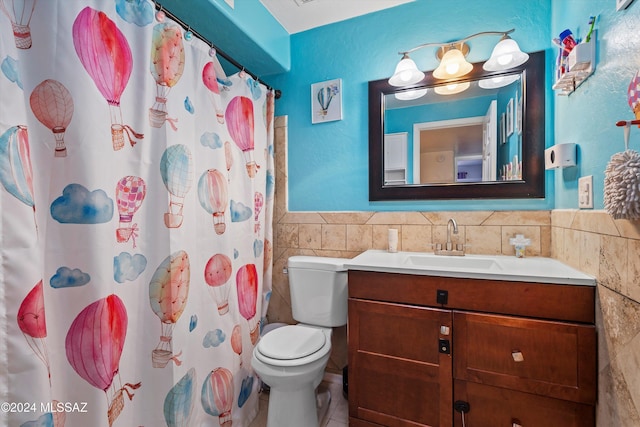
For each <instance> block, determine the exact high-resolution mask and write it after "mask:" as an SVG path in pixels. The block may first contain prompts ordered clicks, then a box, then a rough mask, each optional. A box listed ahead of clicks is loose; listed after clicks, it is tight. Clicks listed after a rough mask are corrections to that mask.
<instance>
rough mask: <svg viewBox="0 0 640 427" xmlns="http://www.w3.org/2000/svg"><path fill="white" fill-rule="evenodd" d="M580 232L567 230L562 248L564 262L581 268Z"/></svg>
mask: <svg viewBox="0 0 640 427" xmlns="http://www.w3.org/2000/svg"><path fill="white" fill-rule="evenodd" d="M580 233H581V232H580V231H577V230H572V229H565V230H564V238H563V243H564V245H563V247H562V253H563V255H562V260H563V261H562V262H564V263H565V264H568V265H570V266H571V267H573V268H580Z"/></svg>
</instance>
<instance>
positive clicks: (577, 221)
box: [571, 210, 620, 236]
mask: <svg viewBox="0 0 640 427" xmlns="http://www.w3.org/2000/svg"><path fill="white" fill-rule="evenodd" d="M571 228H573V229H575V230H582V231H591V232H593V233H599V234H609V235H611V236H619V235H620V233H619V232H618V229H617V228H616V225H615V224H614V222H613V218H611V216H609V214H607V213H606V212H605V211H601V210H595V211H593V210H579V211H577V212H576V215H575V217H574V218H573V222H572V224H571Z"/></svg>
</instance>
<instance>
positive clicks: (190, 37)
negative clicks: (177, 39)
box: [184, 25, 193, 42]
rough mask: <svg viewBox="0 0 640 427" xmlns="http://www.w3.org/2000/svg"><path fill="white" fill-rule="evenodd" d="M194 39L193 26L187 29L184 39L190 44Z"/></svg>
mask: <svg viewBox="0 0 640 427" xmlns="http://www.w3.org/2000/svg"><path fill="white" fill-rule="evenodd" d="M192 38H193V33H192V32H191V25H189V26H188V27H187V32H186V33H184V39H185V40H186V41H188V42H189V41H191V39H192Z"/></svg>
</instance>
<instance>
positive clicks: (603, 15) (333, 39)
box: [163, 0, 640, 211]
mask: <svg viewBox="0 0 640 427" xmlns="http://www.w3.org/2000/svg"><path fill="white" fill-rule="evenodd" d="M163 3H164V4H165V5H166V6H167V7H168V8H170V9H171V10H172V11H174V12H175V13H176V14H177V15H178V16H179V17H181V18H183V20H185V21H186V22H189V23H190V24H191V25H192V26H193V28H194V29H197V31H199V32H200V33H202V34H203V35H205V36H206V37H210V38H211V40H213V41H214V42H215V43H216V44H218V45H219V46H220V47H222V48H223V49H224V50H225V51H227V52H229V53H230V54H232V56H233V57H234V58H236V59H238V60H239V61H240V62H241V63H243V64H245V65H247V67H248V68H250V69H251V70H252V71H254V72H256V73H257V74H259V75H261V76H264V77H263V79H264V80H266V81H267V82H269V83H270V84H271V85H273V86H274V87H276V88H279V89H282V91H283V96H282V98H281V99H280V100H278V101H277V102H276V114H278V115H288V116H289V153H288V155H289V208H290V209H291V210H294V211H296V210H297V211H367V210H422V211H432V210H457V209H460V210H473V209H476V210H479V209H551V208H576V207H577V206H578V202H577V199H578V195H577V186H578V178H579V177H580V176H585V175H593V176H594V190H595V192H594V196H595V204H594V207H595V209H602V208H603V189H604V170H605V168H606V165H607V162H608V161H609V158H610V157H611V155H612V154H614V153H616V152H618V151H622V150H623V149H624V142H623V134H622V129H621V128H617V127H616V126H615V122H616V121H618V120H631V119H633V118H634V116H633V113H632V112H631V109H630V108H629V106H628V104H627V95H626V91H627V87H628V85H629V83H630V81H631V79H632V78H633V76H634V74H635V73H636V72H637V71H638V69H640V37H638V31H639V27H638V25H639V24H638V23H639V22H640V0H635V1H634V2H633V3H632V4H631V6H629V8H627V9H626V10H623V11H620V12H617V11H616V10H615V1H614V0H526V1H513V0H450V1H442V0H438V1H436V0H416V1H415V2H413V3H410V4H406V5H402V6H399V7H396V8H393V9H389V10H385V11H381V12H377V13H373V14H369V15H365V16H363V17H359V18H354V19H351V20H348V21H343V22H339V23H336V24H332V25H327V26H324V27H320V28H316V29H313V30H309V31H305V32H302V33H297V34H294V35H291V36H289V35H288V34H287V33H286V31H285V30H284V29H283V28H282V27H281V26H280V25H279V24H278V23H277V21H275V19H273V18H272V17H270V15H268V12H267V11H266V9H264V7H263V6H262V4H261V3H260V2H259V0H237V1H236V2H235V4H236V5H235V9H233V10H232V9H230V8H229V7H228V6H227V5H226V4H225V3H224V1H223V0H190V1H189V6H188V7H186V6H185V2H182V1H181V0H164V2H163ZM590 15H597V16H598V20H597V24H596V28H597V29H598V33H597V43H598V44H597V69H596V72H595V73H594V74H593V75H592V76H591V77H590V78H589V79H588V80H587V81H586V82H585V83H584V84H583V85H582V86H580V87H579V88H578V90H577V91H576V92H575V93H573V94H572V95H570V96H568V97H567V96H557V95H555V94H554V93H553V92H552V91H551V89H550V87H551V84H552V83H553V82H552V77H551V76H552V75H553V65H554V62H555V56H556V50H555V48H554V47H553V45H552V43H551V39H552V38H553V37H555V36H557V34H559V33H560V31H562V30H563V29H565V28H570V29H571V30H572V31H573V32H574V34H576V36H577V37H584V35H585V34H586V31H587V29H588V28H587V22H588V18H589V16H590ZM479 22H480V23H479ZM509 28H515V29H516V31H515V32H514V33H513V38H514V39H515V40H517V41H518V43H519V44H520V47H521V48H522V50H524V51H528V52H533V51H538V50H545V51H546V52H547V63H548V70H549V79H548V92H547V95H548V96H547V105H546V113H547V114H546V115H547V121H546V126H545V127H546V139H547V146H551V145H553V144H554V143H562V142H575V143H576V144H578V166H577V167H573V168H567V169H562V170H556V171H548V172H547V173H546V177H547V197H546V199H535V200H497V201H496V200H488V201H485V200H469V201H423V202H389V203H383V202H375V203H370V202H369V201H368V163H367V156H368V153H367V151H368V132H367V121H368V117H367V82H368V81H369V80H378V79H381V78H386V77H388V76H389V75H391V74H392V73H393V69H394V67H395V64H396V62H397V60H398V58H399V56H398V55H397V52H398V51H399V50H404V49H408V48H411V47H413V46H416V45H418V44H421V43H424V42H445V41H450V40H454V39H459V38H461V37H464V36H467V35H470V34H473V33H475V32H480V31H487V30H507V29H509ZM496 41H497V40H494V39H493V37H481V38H477V39H474V40H471V42H470V45H471V52H470V54H469V57H468V59H469V60H470V61H471V62H477V61H483V60H485V59H486V58H487V57H488V56H489V54H490V51H491V48H492V46H493V44H495V42H496ZM413 58H414V60H415V61H416V62H417V64H418V66H419V67H420V68H422V69H424V70H430V69H433V68H435V67H436V66H437V60H436V59H435V55H434V52H433V51H430V49H428V48H427V49H423V50H422V51H419V52H416V53H415V54H414V55H413ZM334 78H341V79H342V82H343V95H344V99H343V117H344V118H343V120H341V121H337V122H330V123H323V124H317V125H312V124H311V93H310V92H311V90H310V85H311V84H312V83H315V82H321V81H325V80H329V79H334ZM630 148H632V149H635V150H640V129H638V128H633V129H632V131H631V143H630Z"/></svg>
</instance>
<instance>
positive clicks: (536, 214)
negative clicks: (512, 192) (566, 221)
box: [482, 211, 551, 225]
mask: <svg viewBox="0 0 640 427" xmlns="http://www.w3.org/2000/svg"><path fill="white" fill-rule="evenodd" d="M482 224H483V225H550V224H551V216H550V214H549V211H497V212H493V213H492V214H491V215H490V216H489V217H488V218H487V219H486V220H485V221H484V222H483V223H482Z"/></svg>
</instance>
